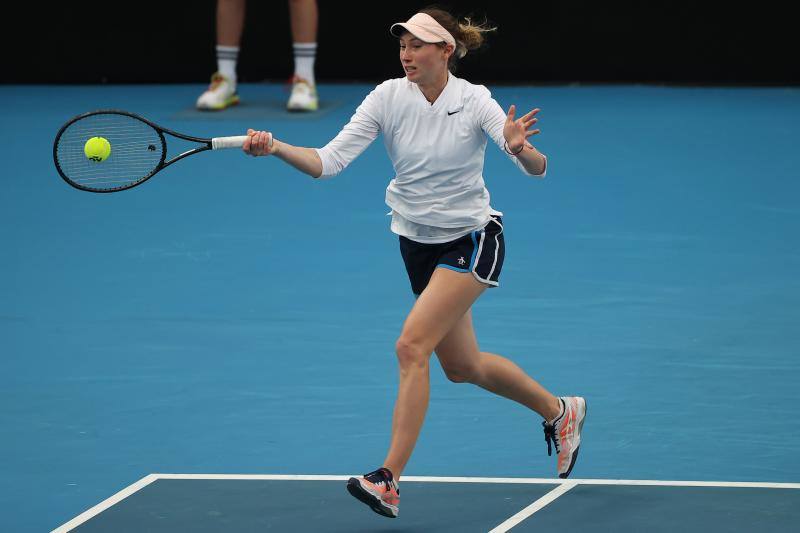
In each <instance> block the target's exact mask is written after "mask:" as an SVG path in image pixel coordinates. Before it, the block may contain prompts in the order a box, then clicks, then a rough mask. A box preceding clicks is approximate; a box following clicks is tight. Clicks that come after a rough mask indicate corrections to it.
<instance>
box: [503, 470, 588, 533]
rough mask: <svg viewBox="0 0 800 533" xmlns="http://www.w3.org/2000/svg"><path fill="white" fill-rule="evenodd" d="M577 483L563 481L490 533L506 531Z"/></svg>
mask: <svg viewBox="0 0 800 533" xmlns="http://www.w3.org/2000/svg"><path fill="white" fill-rule="evenodd" d="M577 485H578V483H577V482H575V481H567V482H565V483H562V484H561V485H560V486H558V487H556V488H555V489H553V490H551V491H550V492H548V493H547V494H545V495H544V496H542V497H541V498H539V499H538V500H536V501H535V502H533V503H532V504H530V505H529V506H527V507H526V508H524V509H523V510H521V511H520V512H518V513H517V514H515V515H514V516H512V517H511V518H509V519H508V520H506V521H505V522H503V523H502V524H500V525H498V526H497V527H495V528H494V529H492V530H491V531H489V533H505V532H506V531H508V530H509V529H511V528H512V527H514V526H516V525H517V524H519V523H520V522H522V521H523V520H525V519H526V518H528V517H530V516H531V515H532V514H533V513H535V512H536V511H538V510H540V509H542V508H543V507H545V506H546V505H548V504H550V503H552V502H553V501H554V500H556V499H557V498H558V497H559V496H562V495H564V494H565V493H566V492H568V491H569V490H570V489H572V488H574V487H576V486H577Z"/></svg>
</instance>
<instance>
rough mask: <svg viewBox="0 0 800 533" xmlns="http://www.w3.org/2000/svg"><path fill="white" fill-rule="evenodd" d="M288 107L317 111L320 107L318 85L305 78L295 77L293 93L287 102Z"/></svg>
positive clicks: (289, 108) (290, 108)
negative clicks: (315, 85)
mask: <svg viewBox="0 0 800 533" xmlns="http://www.w3.org/2000/svg"><path fill="white" fill-rule="evenodd" d="M286 109H288V110H289V111H316V110H317V109H319V98H318V97H317V89H316V87H314V85H313V84H311V83H309V82H308V81H306V80H304V79H303V78H298V77H295V78H294V79H293V80H292V94H291V96H289V101H288V102H287V103H286Z"/></svg>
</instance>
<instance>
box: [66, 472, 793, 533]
mask: <svg viewBox="0 0 800 533" xmlns="http://www.w3.org/2000/svg"><path fill="white" fill-rule="evenodd" d="M359 475H360V474H354V476H359ZM350 477H353V476H349V475H306V474H150V475H149V476H146V477H143V478H142V479H140V480H139V481H137V482H136V483H134V484H133V485H130V486H128V487H126V488H124V489H122V490H121V491H119V492H118V493H116V494H114V495H113V496H111V497H110V498H108V499H106V500H104V501H103V502H101V503H99V504H97V505H95V506H94V507H92V508H91V509H89V510H87V511H85V512H83V513H81V514H80V515H78V516H76V517H75V518H73V519H72V520H70V521H69V522H67V523H66V524H64V525H63V526H60V527H58V528H56V529H54V530H53V532H52V533H66V532H67V531H70V530H71V529H73V528H75V527H77V526H79V525H81V524H82V523H84V522H86V521H88V520H89V519H91V518H93V517H94V516H96V515H98V514H100V513H101V512H103V511H105V510H106V509H108V508H109V507H111V506H112V505H115V504H117V503H119V502H120V501H122V500H124V499H125V498H127V497H128V496H130V495H131V494H133V493H135V492H137V491H139V490H141V489H142V488H144V487H146V486H147V485H149V484H151V483H153V482H154V481H157V480H159V479H197V480H201V479H206V480H212V479H229V480H248V479H250V480H268V481H269V480H272V481H346V480H347V479H349V478H350ZM402 481H419V482H426V483H521V484H539V485H561V487H557V488H555V489H553V490H552V491H551V492H549V493H548V494H546V495H545V496H543V497H542V498H540V500H541V499H543V498H546V497H547V496H548V495H550V494H555V493H556V491H559V490H560V491H561V492H560V493H557V494H555V497H554V498H553V499H555V498H557V497H558V496H560V495H561V494H564V493H565V492H566V491H568V490H570V489H571V488H572V487H573V486H575V485H640V486H666V487H741V488H755V489H800V483H770V482H750V481H661V480H651V479H548V478H519V477H443V476H403V479H402ZM564 485H568V488H564ZM540 500H537V501H536V502H534V503H533V504H531V506H532V505H535V504H536V503H537V502H539V501H540ZM550 501H552V500H550ZM546 503H550V502H549V501H548V502H546ZM531 506H529V507H531ZM529 507H526V509H528V508H529ZM542 507H544V505H542ZM540 508H541V507H539V509H540ZM536 510H538V509H536ZM536 510H534V511H533V512H535V511H536ZM523 511H524V510H523ZM523 511H520V512H523ZM533 512H532V513H531V514H533ZM518 514H519V513H518ZM515 516H516V515H515ZM512 518H513V517H512ZM509 520H510V519H509ZM498 527H500V526H498Z"/></svg>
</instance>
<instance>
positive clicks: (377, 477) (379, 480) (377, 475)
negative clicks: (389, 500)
mask: <svg viewBox="0 0 800 533" xmlns="http://www.w3.org/2000/svg"><path fill="white" fill-rule="evenodd" d="M364 479H366V480H367V481H369V482H370V483H373V484H375V485H384V486H386V489H387V490H389V489H391V488H392V486H394V487H395V490H397V493H398V494H399V493H400V490H399V489H398V488H397V484H396V483H394V482H393V479H392V473H391V472H390V471H389V470H387V469H386V468H379V469H378V470H375V471H374V472H370V473H369V474H364Z"/></svg>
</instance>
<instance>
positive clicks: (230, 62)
mask: <svg viewBox="0 0 800 533" xmlns="http://www.w3.org/2000/svg"><path fill="white" fill-rule="evenodd" d="M238 57H239V47H238V46H222V45H219V44H218V45H217V72H219V73H220V74H222V75H223V76H225V77H226V78H228V79H229V80H231V81H232V82H233V83H236V60H237V59H238Z"/></svg>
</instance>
